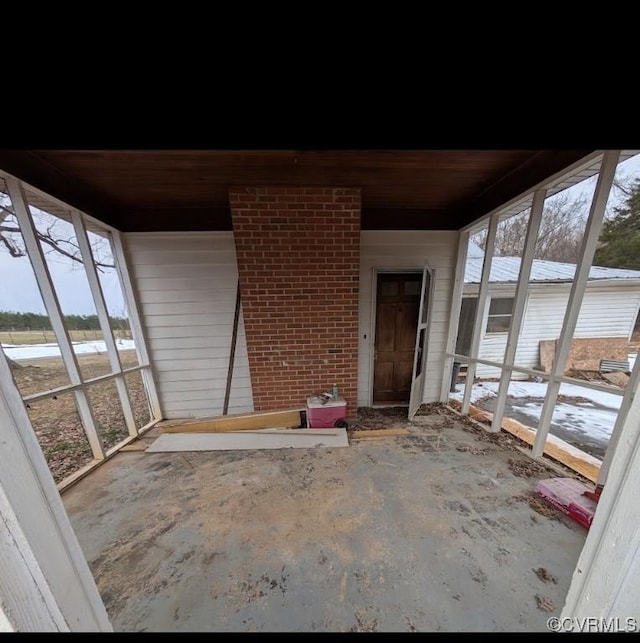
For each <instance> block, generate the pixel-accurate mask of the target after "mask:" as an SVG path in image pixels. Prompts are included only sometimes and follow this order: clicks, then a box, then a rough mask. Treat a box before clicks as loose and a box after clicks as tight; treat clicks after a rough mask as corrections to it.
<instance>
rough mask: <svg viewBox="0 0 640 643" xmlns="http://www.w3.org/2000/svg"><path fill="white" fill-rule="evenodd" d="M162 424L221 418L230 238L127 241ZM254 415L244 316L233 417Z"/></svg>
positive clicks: (128, 237) (162, 236)
mask: <svg viewBox="0 0 640 643" xmlns="http://www.w3.org/2000/svg"><path fill="white" fill-rule="evenodd" d="M124 238H125V244H126V248H127V253H128V257H129V259H130V262H131V268H132V273H133V279H134V282H135V283H134V285H135V288H136V290H137V293H138V296H139V300H140V305H141V308H142V311H141V312H142V316H143V324H144V327H145V331H146V334H147V338H148V343H149V353H150V357H151V361H152V364H153V366H154V370H155V374H156V381H157V385H158V395H159V397H160V404H161V406H162V412H163V415H164V417H166V418H168V419H175V418H182V417H203V416H207V415H218V414H220V413H221V412H222V405H223V402H224V392H225V386H226V380H227V370H228V364H229V350H230V346H231V335H232V330H233V314H234V309H235V297H236V284H237V279H238V270H237V265H236V256H235V245H234V242H233V234H232V233H231V232H198V233H179V232H171V233H168V232H167V233H127V234H125V235H124ZM252 410H253V397H252V393H251V379H250V374H249V362H248V358H247V343H246V338H245V332H244V323H243V320H242V315H241V316H240V324H239V328H238V340H237V344H236V355H235V362H234V371H233V379H232V384H231V397H230V401H229V413H240V412H243V411H252Z"/></svg>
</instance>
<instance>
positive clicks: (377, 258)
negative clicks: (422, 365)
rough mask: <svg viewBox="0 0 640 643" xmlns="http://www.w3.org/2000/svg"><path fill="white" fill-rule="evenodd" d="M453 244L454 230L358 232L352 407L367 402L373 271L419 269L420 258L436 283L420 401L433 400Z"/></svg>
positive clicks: (438, 381) (444, 337)
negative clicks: (355, 400)
mask: <svg viewBox="0 0 640 643" xmlns="http://www.w3.org/2000/svg"><path fill="white" fill-rule="evenodd" d="M457 243H458V233H457V232H448V231H447V232H444V231H428V230H391V231H389V230H384V231H382V230H363V231H362V232H361V233H360V297H359V340H358V406H368V405H370V404H371V398H372V391H371V385H372V380H373V378H372V373H371V351H372V347H373V338H374V324H375V317H373V318H372V308H371V307H372V300H373V293H374V289H375V286H376V284H375V282H374V279H373V271H374V269H379V270H380V269H385V268H386V269H400V270H418V271H420V272H421V271H422V269H423V268H424V264H425V261H427V262H428V264H429V267H430V268H431V269H433V270H435V277H436V281H435V283H434V297H433V302H432V306H433V309H432V312H431V328H430V332H429V338H428V344H427V350H428V353H427V363H426V379H425V385H424V395H423V402H438V401H439V399H440V389H441V387H442V369H443V367H444V353H445V348H446V341H447V331H448V324H449V313H450V310H451V293H452V289H453V277H454V271H455V264H456V252H457ZM365 335H366V339H365V337H364V336H365Z"/></svg>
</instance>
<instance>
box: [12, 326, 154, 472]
mask: <svg viewBox="0 0 640 643" xmlns="http://www.w3.org/2000/svg"><path fill="white" fill-rule="evenodd" d="M80 332H82V331H80ZM94 339H95V338H94ZM40 341H42V340H40ZM38 343H40V342H38ZM119 355H120V360H121V362H122V366H123V368H130V367H132V366H136V365H137V364H138V361H137V358H136V354H135V351H120V352H119ZM78 362H79V364H80V369H81V371H82V374H83V376H84V378H85V379H90V378H92V377H97V376H99V375H104V374H105V373H107V372H110V371H111V369H110V366H109V358H108V356H107V354H106V353H101V354H95V355H94V354H89V355H78ZM12 373H13V378H14V380H15V383H16V385H17V387H18V389H19V390H20V393H21V394H22V395H23V396H27V395H32V394H35V393H41V392H43V391H47V390H50V389H54V388H57V387H60V386H65V385H68V384H69V378H68V376H67V373H66V370H65V368H64V365H63V364H62V360H61V359H60V358H59V357H58V358H43V359H38V360H29V361H28V362H23V363H22V364H21V365H18V366H17V367H14V368H12ZM125 379H126V382H127V387H128V389H129V397H130V399H131V405H132V408H133V413H134V417H135V419H136V426H137V427H138V428H139V427H141V426H144V425H145V424H147V423H148V422H149V419H150V416H149V410H148V404H147V396H146V393H145V390H144V386H143V383H142V376H141V374H140V373H139V372H136V373H130V374H128V375H126V376H125ZM88 396H89V400H90V402H91V407H92V411H93V415H94V420H95V424H96V427H97V429H98V433H99V434H100V436H101V438H102V441H103V444H104V447H105V449H108V448H109V447H111V446H113V445H114V444H116V443H118V442H119V441H120V440H122V439H124V438H125V437H127V435H128V431H127V427H126V424H125V421H124V417H123V414H122V410H121V407H120V401H119V398H118V394H117V390H116V385H115V382H114V381H113V380H111V381H107V382H99V383H97V384H92V385H90V386H89V387H88ZM27 412H28V414H29V417H30V419H31V423H32V424H33V428H34V430H35V432H36V436H37V437H38V441H39V443H40V446H41V448H42V450H43V452H44V455H45V458H46V460H47V463H48V464H49V468H50V469H51V472H52V474H53V477H54V479H55V481H56V482H59V481H60V480H62V479H63V478H65V477H66V476H68V475H70V474H72V473H73V472H74V471H77V470H78V469H80V468H81V467H82V466H83V465H85V464H87V463H88V462H90V461H91V460H92V459H93V455H92V452H91V447H90V446H89V442H88V440H87V438H86V435H85V432H84V429H83V427H82V422H81V421H80V417H79V416H78V412H77V410H76V404H75V396H74V394H73V393H63V394H61V395H57V396H55V397H50V398H47V399H45V400H40V401H38V402H32V403H29V404H28V405H27Z"/></svg>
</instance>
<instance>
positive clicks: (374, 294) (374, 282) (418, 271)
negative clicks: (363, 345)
mask: <svg viewBox="0 0 640 643" xmlns="http://www.w3.org/2000/svg"><path fill="white" fill-rule="evenodd" d="M423 270H424V265H423V266H422V267H419V268H416V266H412V267H411V268H387V267H386V266H385V267H380V268H376V267H375V266H374V267H373V268H372V269H371V274H372V279H371V310H370V318H369V319H370V325H371V327H370V329H369V337H371V344H370V350H369V395H368V396H367V401H368V406H373V376H374V368H375V364H374V359H373V357H374V355H375V351H376V330H377V328H376V326H377V325H376V319H377V312H378V311H377V308H378V275H380V274H383V275H385V274H386V275H388V274H392V275H394V274H395V275H397V274H407V275H422V273H423ZM418 305H420V304H419V303H418ZM413 350H414V351H415V346H414V349H413ZM402 406H404V405H402Z"/></svg>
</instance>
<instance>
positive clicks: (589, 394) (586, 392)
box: [451, 381, 622, 411]
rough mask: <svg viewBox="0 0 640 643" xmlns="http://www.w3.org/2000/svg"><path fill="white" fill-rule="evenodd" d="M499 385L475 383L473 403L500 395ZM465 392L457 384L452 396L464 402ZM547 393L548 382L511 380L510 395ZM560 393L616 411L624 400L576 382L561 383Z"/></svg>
mask: <svg viewBox="0 0 640 643" xmlns="http://www.w3.org/2000/svg"><path fill="white" fill-rule="evenodd" d="M499 385H500V382H479V383H477V384H474V385H473V389H472V391H471V404H475V402H477V401H478V400H481V399H483V398H487V397H489V398H491V397H496V396H497V395H498V387H499ZM463 393H464V385H463V384H457V385H456V392H455V393H451V397H452V398H453V399H454V400H458V401H459V402H462V395H463ZM546 394H547V383H546V382H520V381H514V382H509V392H508V395H509V397H519V398H522V397H532V398H543V399H544V397H545V395H546ZM560 395H566V396H569V397H582V398H586V399H588V400H589V401H591V402H593V403H594V404H599V405H601V406H605V407H607V408H609V409H614V410H616V411H617V410H618V409H619V408H620V402H621V401H622V395H615V394H614V393H605V392H604V391H595V390H593V389H590V388H586V387H583V386H578V385H576V384H561V385H560Z"/></svg>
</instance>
